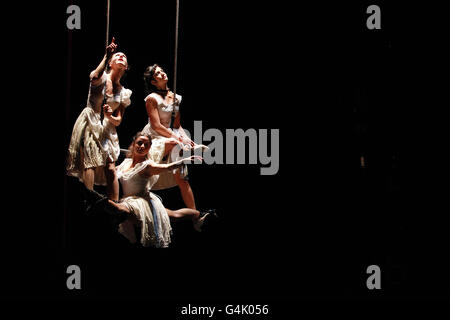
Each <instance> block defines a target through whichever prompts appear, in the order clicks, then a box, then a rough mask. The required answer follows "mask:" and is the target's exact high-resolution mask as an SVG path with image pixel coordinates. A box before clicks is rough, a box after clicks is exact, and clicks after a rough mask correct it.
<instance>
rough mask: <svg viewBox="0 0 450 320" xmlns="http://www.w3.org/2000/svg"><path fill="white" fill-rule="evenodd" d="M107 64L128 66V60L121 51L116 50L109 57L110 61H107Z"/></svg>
mask: <svg viewBox="0 0 450 320" xmlns="http://www.w3.org/2000/svg"><path fill="white" fill-rule="evenodd" d="M109 66H110V67H111V68H112V67H113V66H117V67H119V68H121V69H126V68H128V60H127V56H126V55H125V54H124V53H123V52H117V53H115V54H114V55H113V56H112V57H111V61H110V62H109Z"/></svg>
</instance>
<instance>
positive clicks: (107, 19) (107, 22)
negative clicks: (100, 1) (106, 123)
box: [100, 0, 111, 122]
mask: <svg viewBox="0 0 450 320" xmlns="http://www.w3.org/2000/svg"><path fill="white" fill-rule="evenodd" d="M110 7H111V3H110V0H107V5H106V45H105V49H106V47H107V46H108V43H109V12H110ZM106 63H108V61H106ZM105 104H106V83H105V94H104V95H103V104H102V106H101V108H100V122H103V118H104V117H105V115H104V114H103V106H104V105H105Z"/></svg>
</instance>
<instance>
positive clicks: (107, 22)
mask: <svg viewBox="0 0 450 320" xmlns="http://www.w3.org/2000/svg"><path fill="white" fill-rule="evenodd" d="M110 5H111V3H110V0H108V4H107V9H106V46H105V48H106V47H107V46H108V40H109V11H110V10H109V8H110Z"/></svg>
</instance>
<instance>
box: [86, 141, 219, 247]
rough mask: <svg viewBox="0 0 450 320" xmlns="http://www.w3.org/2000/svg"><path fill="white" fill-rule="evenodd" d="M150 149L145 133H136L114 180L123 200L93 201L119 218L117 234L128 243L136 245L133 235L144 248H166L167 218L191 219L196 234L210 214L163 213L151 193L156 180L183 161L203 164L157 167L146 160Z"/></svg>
mask: <svg viewBox="0 0 450 320" xmlns="http://www.w3.org/2000/svg"><path fill="white" fill-rule="evenodd" d="M173 143H176V142H173V141H167V144H168V145H169V144H173ZM151 145H152V141H151V138H150V136H148V135H147V134H145V133H141V132H139V133H138V134H136V135H135V137H134V138H133V142H132V144H131V146H130V152H129V156H130V157H129V158H126V159H125V160H124V161H123V162H122V163H121V164H120V165H119V166H118V167H117V176H118V179H119V181H120V183H121V185H122V190H123V198H122V199H121V201H120V202H119V203H116V202H114V201H111V200H109V199H106V198H103V199H102V196H101V195H98V194H97V195H96V196H94V197H97V199H99V200H98V204H97V209H98V206H99V205H100V207H101V208H102V209H103V210H106V211H107V212H109V213H111V214H113V215H114V216H115V217H119V219H120V220H121V221H122V223H120V225H119V232H120V233H121V234H123V235H124V236H125V237H126V238H127V239H128V240H129V241H130V242H131V243H135V242H137V237H136V234H140V243H141V244H142V245H143V246H144V247H147V246H155V247H168V246H169V244H170V235H171V230H172V229H171V226H170V220H169V217H170V218H174V219H186V218H190V219H191V220H192V222H193V226H194V228H195V230H197V231H201V227H202V225H203V223H204V221H205V218H206V217H207V216H208V215H209V214H210V213H213V212H211V211H206V212H199V211H197V210H194V209H190V208H183V209H179V210H170V209H166V208H165V207H164V206H163V204H162V202H161V200H160V199H159V197H157V196H156V195H155V194H153V193H152V192H150V189H151V188H152V186H153V185H154V183H155V182H156V180H157V176H158V175H159V174H161V173H162V172H165V171H167V170H173V169H176V168H178V167H180V166H182V165H184V162H186V161H192V160H195V159H197V160H202V158H201V157H198V156H191V157H188V158H185V159H180V160H178V161H175V162H172V163H165V164H158V163H155V162H154V161H153V160H151V159H149V150H150V147H151ZM167 147H168V146H167ZM92 192H94V193H95V191H92ZM91 194H92V193H91ZM213 215H215V213H213ZM136 231H137V232H136Z"/></svg>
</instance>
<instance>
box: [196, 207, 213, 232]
mask: <svg viewBox="0 0 450 320" xmlns="http://www.w3.org/2000/svg"><path fill="white" fill-rule="evenodd" d="M208 216H213V217H215V218H218V216H217V213H216V209H208V210H206V211H200V216H199V218H198V220H197V221H195V222H194V229H195V230H196V231H198V232H202V226H203V224H204V223H205V220H206V217H208Z"/></svg>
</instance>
